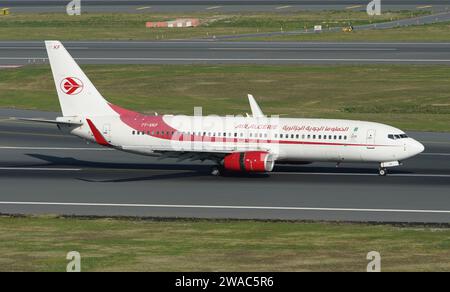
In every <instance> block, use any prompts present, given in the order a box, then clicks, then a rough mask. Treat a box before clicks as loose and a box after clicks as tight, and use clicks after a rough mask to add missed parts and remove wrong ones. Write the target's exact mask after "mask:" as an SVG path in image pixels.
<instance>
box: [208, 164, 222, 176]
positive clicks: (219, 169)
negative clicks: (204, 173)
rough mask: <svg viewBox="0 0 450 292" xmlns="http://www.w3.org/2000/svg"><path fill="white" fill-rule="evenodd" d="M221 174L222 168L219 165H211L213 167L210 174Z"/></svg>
mask: <svg viewBox="0 0 450 292" xmlns="http://www.w3.org/2000/svg"><path fill="white" fill-rule="evenodd" d="M221 174H222V169H221V168H220V167H219V166H213V168H211V175H213V176H220V175H221Z"/></svg>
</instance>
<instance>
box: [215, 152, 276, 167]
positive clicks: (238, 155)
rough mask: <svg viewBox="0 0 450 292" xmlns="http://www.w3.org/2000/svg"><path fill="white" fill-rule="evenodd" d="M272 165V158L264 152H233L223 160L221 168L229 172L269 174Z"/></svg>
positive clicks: (273, 163)
mask: <svg viewBox="0 0 450 292" xmlns="http://www.w3.org/2000/svg"><path fill="white" fill-rule="evenodd" d="M274 165H275V161H274V159H273V156H272V155H271V154H270V153H268V152H265V151H248V152H235V153H231V154H228V155H227V156H225V158H224V159H223V167H224V168H225V169H226V170H230V171H242V172H270V171H272V170H273V166H274Z"/></svg>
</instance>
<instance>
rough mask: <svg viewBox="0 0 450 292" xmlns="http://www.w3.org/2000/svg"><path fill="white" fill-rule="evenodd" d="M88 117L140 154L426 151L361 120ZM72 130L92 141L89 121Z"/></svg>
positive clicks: (345, 155)
mask: <svg viewBox="0 0 450 292" xmlns="http://www.w3.org/2000/svg"><path fill="white" fill-rule="evenodd" d="M82 119H83V117H80V120H82ZM90 119H92V121H93V122H94V124H95V125H96V126H97V127H98V129H99V131H100V132H101V133H102V135H103V136H104V137H105V139H106V140H107V141H108V142H109V143H110V144H111V145H112V146H113V147H115V148H116V149H120V150H124V151H128V152H133V153H137V154H144V155H156V151H155V150H164V151H181V152H190V151H195V152H230V153H231V152H245V151H249V150H252V151H254V150H261V151H267V152H270V153H272V154H273V155H274V157H275V160H276V161H278V162H293V163H295V162H314V161H328V162H377V163H383V162H391V161H401V160H404V159H407V158H410V157H412V156H414V155H417V154H418V153H420V152H422V151H423V149H424V147H423V145H422V144H420V143H419V142H417V141H416V140H414V139H412V138H409V137H407V136H406V135H405V133H404V132H403V131H401V130H399V129H397V128H394V127H391V126H388V125H384V124H379V123H373V122H364V121H352V120H332V119H292V118H277V119H271V118H252V117H187V116H171V115H166V116H143V115H140V114H136V115H129V114H118V115H117V116H105V117H90ZM72 134H74V135H76V136H79V137H81V138H84V139H88V140H93V141H95V139H94V136H93V134H92V132H91V131H90V129H89V127H88V126H87V125H82V126H80V127H78V128H75V129H74V130H72Z"/></svg>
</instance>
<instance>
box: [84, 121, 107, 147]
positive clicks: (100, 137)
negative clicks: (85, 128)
mask: <svg viewBox="0 0 450 292" xmlns="http://www.w3.org/2000/svg"><path fill="white" fill-rule="evenodd" d="M86 121H87V122H88V125H89V128H91V131H92V134H94V138H95V142H97V144H99V145H102V146H108V147H110V146H111V144H109V143H108V141H106V139H105V137H103V135H102V134H101V133H100V131H99V130H98V129H97V128H96V127H95V125H94V123H93V122H92V121H91V120H90V119H86Z"/></svg>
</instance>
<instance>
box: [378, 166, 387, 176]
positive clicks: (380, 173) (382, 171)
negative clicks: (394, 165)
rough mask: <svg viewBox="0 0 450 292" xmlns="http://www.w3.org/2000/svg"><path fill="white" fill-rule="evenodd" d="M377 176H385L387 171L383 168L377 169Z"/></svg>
mask: <svg viewBox="0 0 450 292" xmlns="http://www.w3.org/2000/svg"><path fill="white" fill-rule="evenodd" d="M378 174H379V175H380V176H386V175H387V169H386V168H383V167H380V168H379V169H378Z"/></svg>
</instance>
